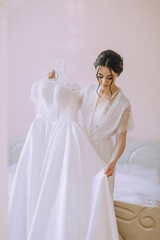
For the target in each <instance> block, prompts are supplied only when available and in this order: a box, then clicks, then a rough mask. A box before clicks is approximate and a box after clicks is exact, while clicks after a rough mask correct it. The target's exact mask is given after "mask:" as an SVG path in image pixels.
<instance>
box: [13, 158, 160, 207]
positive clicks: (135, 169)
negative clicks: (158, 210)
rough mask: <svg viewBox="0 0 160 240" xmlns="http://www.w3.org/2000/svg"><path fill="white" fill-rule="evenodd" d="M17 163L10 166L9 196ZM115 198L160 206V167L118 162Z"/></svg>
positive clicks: (148, 205) (150, 205) (143, 204)
mask: <svg viewBox="0 0 160 240" xmlns="http://www.w3.org/2000/svg"><path fill="white" fill-rule="evenodd" d="M16 166H17V163H14V164H11V165H10V166H9V167H8V197H9V193H10V190H11V186H12V182H13V178H14V174H15V170H16ZM114 200H115V201H122V202H127V203H133V204H138V205H142V206H147V207H160V168H158V167H154V168H153V167H151V166H144V165H139V164H128V163H117V164H116V175H115V190H114Z"/></svg>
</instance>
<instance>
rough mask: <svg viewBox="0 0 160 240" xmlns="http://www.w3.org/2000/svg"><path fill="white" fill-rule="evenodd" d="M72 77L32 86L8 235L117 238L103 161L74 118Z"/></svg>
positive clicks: (37, 239) (47, 239)
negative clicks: (30, 111)
mask: <svg viewBox="0 0 160 240" xmlns="http://www.w3.org/2000/svg"><path fill="white" fill-rule="evenodd" d="M79 97H80V88H79V86H78V84H77V83H75V82H61V81H59V80H58V81H56V80H49V79H43V80H40V81H37V82H35V83H34V84H33V86H32V95H31V98H32V100H33V101H34V102H35V106H36V115H35V118H34V120H33V122H32V124H31V126H30V129H29V131H28V134H27V137H26V140H25V143H24V146H23V149H22V152H21V155H20V158H19V162H18V166H17V169H16V173H15V177H14V181H13V185H12V189H11V192H10V198H9V202H8V223H9V240H118V239H119V237H118V229H117V222H116V217H115V212H114V205H113V200H112V196H111V194H110V190H109V183H108V178H107V176H106V175H104V170H105V169H106V163H105V162H104V161H103V160H102V159H101V158H100V157H99V156H98V154H97V153H96V151H95V150H94V149H93V147H92V145H91V144H90V141H89V140H88V137H87V135H86V133H85V131H84V129H83V128H82V127H81V126H80V124H79V121H78V109H79Z"/></svg>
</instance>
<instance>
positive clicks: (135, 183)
mask: <svg viewBox="0 0 160 240" xmlns="http://www.w3.org/2000/svg"><path fill="white" fill-rule="evenodd" d="M114 200H116V201H122V202H128V203H133V204H138V205H142V206H147V207H160V168H158V167H151V166H149V165H146V166H145V165H140V164H127V163H123V164H118V163H117V164H116V176H115V191H114Z"/></svg>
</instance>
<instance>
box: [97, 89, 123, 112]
mask: <svg viewBox="0 0 160 240" xmlns="http://www.w3.org/2000/svg"><path fill="white" fill-rule="evenodd" d="M120 91H121V88H120V87H119V88H118V90H117V91H116V92H115V93H114V94H113V95H112V96H111V98H110V99H107V100H105V101H103V102H101V103H100V104H98V105H97V103H98V99H99V96H98V97H97V101H96V108H97V107H100V106H101V105H106V104H108V103H109V102H110V100H111V99H112V98H113V97H114V96H115V94H116V93H117V92H118V94H117V95H116V97H115V99H114V101H113V102H112V104H113V103H114V102H115V100H116V98H117V96H118V95H119V93H120ZM112 104H110V106H111V105H112Z"/></svg>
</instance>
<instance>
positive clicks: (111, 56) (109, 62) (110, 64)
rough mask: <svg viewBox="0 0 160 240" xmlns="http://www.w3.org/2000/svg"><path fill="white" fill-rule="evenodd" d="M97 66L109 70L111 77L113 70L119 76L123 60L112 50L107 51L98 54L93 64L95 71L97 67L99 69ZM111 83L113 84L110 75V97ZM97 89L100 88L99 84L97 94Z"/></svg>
mask: <svg viewBox="0 0 160 240" xmlns="http://www.w3.org/2000/svg"><path fill="white" fill-rule="evenodd" d="M99 66H105V67H107V68H109V70H110V73H111V75H112V70H113V71H114V72H115V73H117V74H118V76H119V75H120V74H121V72H122V71H123V58H122V57H121V56H120V55H119V54H118V53H116V52H114V51H113V50H110V49H108V50H105V51H103V52H101V53H100V54H99V56H98V57H97V59H96V61H95V63H94V67H95V69H97V67H99ZM98 70H99V69H98ZM98 70H97V74H96V77H97V80H98V82H99V79H98ZM112 83H113V75H112V82H111V84H110V86H109V90H110V92H111V96H112V91H111V85H112ZM99 87H100V83H99V86H98V88H97V93H98V89H99Z"/></svg>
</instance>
